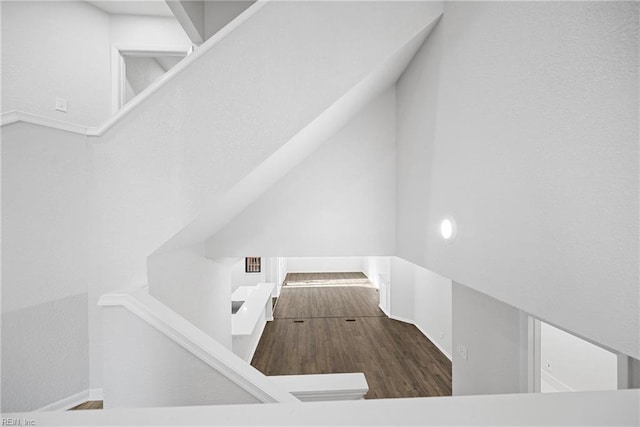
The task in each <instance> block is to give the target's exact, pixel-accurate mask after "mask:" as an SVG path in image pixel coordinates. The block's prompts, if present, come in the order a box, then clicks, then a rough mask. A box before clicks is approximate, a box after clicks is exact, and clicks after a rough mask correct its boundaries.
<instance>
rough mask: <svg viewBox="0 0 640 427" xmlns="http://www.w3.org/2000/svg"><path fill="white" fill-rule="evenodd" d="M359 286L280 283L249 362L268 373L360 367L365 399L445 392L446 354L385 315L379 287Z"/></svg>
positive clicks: (448, 392)
mask: <svg viewBox="0 0 640 427" xmlns="http://www.w3.org/2000/svg"><path fill="white" fill-rule="evenodd" d="M299 274H301V273H298V275H299ZM332 274H335V273H332ZM326 277H327V278H328V280H335V276H331V275H328V276H326ZM288 280H289V276H287V281H288ZM308 280H314V281H318V280H322V277H318V273H314V276H312V278H311V277H309V278H308ZM356 280H359V278H356ZM295 281H296V282H297V283H301V282H304V281H305V278H304V277H303V276H296V277H295ZM360 285H361V283H358V282H356V283H355V284H354V286H349V285H348V283H347V282H343V283H342V286H323V285H321V284H318V286H315V284H314V285H313V286H311V287H304V286H288V285H287V286H284V287H283V288H282V291H281V294H280V298H279V300H278V304H277V306H276V312H275V313H274V318H275V320H273V321H272V322H269V323H268V324H267V326H266V328H265V331H264V333H263V335H262V338H261V339H260V343H259V344H258V349H257V350H256V353H255V355H254V357H253V360H252V362H251V364H252V365H253V366H254V367H255V368H257V369H258V370H260V371H261V372H263V373H264V374H266V375H296V374H324V373H343V372H364V374H365V377H366V378H367V382H368V383H369V393H367V395H366V396H365V397H366V398H369V399H374V398H390V397H422V396H449V395H451V362H450V361H449V359H447V358H446V356H444V355H443V354H442V353H441V352H440V351H439V350H438V348H437V347H436V346H435V345H434V344H433V343H432V342H431V341H429V340H428V339H427V338H426V337H425V336H424V335H422V333H420V331H419V330H418V329H417V328H416V327H415V326H413V325H410V324H406V323H403V322H399V321H396V320H392V319H389V318H387V317H386V316H385V315H384V313H383V312H382V311H381V310H380V309H379V307H378V294H377V290H376V289H375V288H372V287H370V286H360Z"/></svg>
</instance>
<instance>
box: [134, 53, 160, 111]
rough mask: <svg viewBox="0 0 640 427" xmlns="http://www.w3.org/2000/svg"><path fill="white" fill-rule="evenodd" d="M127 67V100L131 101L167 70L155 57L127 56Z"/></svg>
mask: <svg viewBox="0 0 640 427" xmlns="http://www.w3.org/2000/svg"><path fill="white" fill-rule="evenodd" d="M124 63H125V67H126V80H127V88H126V97H125V102H129V101H131V99H133V97H134V96H136V95H137V94H139V93H140V92H142V91H143V90H145V89H146V88H147V87H148V86H149V85H150V84H151V83H153V82H155V81H156V80H158V79H159V78H160V77H161V76H162V75H163V74H164V73H165V70H164V68H162V65H160V63H159V62H158V61H156V60H155V58H152V57H139V56H128V55H127V56H125V57H124Z"/></svg>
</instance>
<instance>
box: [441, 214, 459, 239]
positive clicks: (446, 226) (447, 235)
mask: <svg viewBox="0 0 640 427" xmlns="http://www.w3.org/2000/svg"><path fill="white" fill-rule="evenodd" d="M456 232H457V227H456V222H455V221H454V220H453V218H451V217H449V218H445V219H443V220H442V222H441V223H440V235H441V236H442V238H443V239H444V240H446V241H448V242H453V241H454V239H455V238H456Z"/></svg>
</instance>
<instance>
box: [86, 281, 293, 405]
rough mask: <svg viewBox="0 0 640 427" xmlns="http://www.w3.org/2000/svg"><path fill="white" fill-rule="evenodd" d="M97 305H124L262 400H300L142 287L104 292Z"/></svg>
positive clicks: (281, 401) (279, 401) (273, 401)
mask: <svg viewBox="0 0 640 427" xmlns="http://www.w3.org/2000/svg"><path fill="white" fill-rule="evenodd" d="M98 305H100V306H102V307H108V306H121V307H124V308H126V309H127V310H129V311H130V312H131V313H133V314H135V315H136V316H138V317H139V318H141V319H142V320H144V321H145V322H147V323H148V324H149V325H150V326H152V327H154V328H155V329H157V330H158V331H160V332H161V333H162V334H164V335H166V336H167V337H169V338H170V339H171V340H173V341H174V342H176V343H177V344H179V345H180V346H181V347H183V348H184V349H185V350H187V351H188V352H189V353H191V354H193V355H194V356H196V357H197V358H199V359H200V360H202V361H203V362H204V363H206V364H207V365H209V366H211V367H212V368H214V369H215V370H217V371H218V372H220V373H221V374H222V375H224V376H225V377H226V378H228V379H229V380H230V381H232V382H233V383H235V384H237V385H238V386H239V387H241V388H242V389H243V390H245V391H246V392H248V393H250V394H251V395H252V396H254V397H255V398H256V399H258V400H259V401H261V402H265V403H285V402H289V403H291V402H299V400H298V399H297V398H295V397H294V396H293V395H292V394H290V393H288V392H287V391H286V390H284V389H283V388H282V387H280V386H278V385H277V384H275V383H274V382H272V381H270V380H269V379H268V378H267V377H266V376H264V375H263V374H262V373H260V372H259V371H258V370H256V369H255V368H253V367H252V366H250V365H248V364H246V363H245V362H244V361H243V360H242V359H240V358H239V357H237V356H236V355H235V354H233V353H232V352H231V351H230V350H228V349H227V348H226V347H224V346H223V345H222V344H220V343H219V342H217V341H216V340H214V339H213V338H211V337H210V336H209V335H207V334H205V333H204V332H202V331H201V330H200V329H198V328H196V327H195V326H193V325H192V324H191V323H189V322H188V321H187V320H185V319H184V318H182V317H181V316H180V315H178V314H177V313H176V312H174V311H172V310H171V309H169V308H168V307H166V306H165V305H163V304H162V303H161V302H160V301H158V300H156V299H155V298H153V297H152V296H151V295H149V294H148V292H147V291H145V290H144V289H141V290H138V291H134V292H131V293H111V294H106V295H103V296H102V297H101V298H100V300H99V301H98Z"/></svg>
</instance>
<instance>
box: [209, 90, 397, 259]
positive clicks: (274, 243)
mask: <svg viewBox="0 0 640 427" xmlns="http://www.w3.org/2000/svg"><path fill="white" fill-rule="evenodd" d="M394 106H395V104H394V90H393V88H391V89H389V90H387V91H386V92H385V93H384V94H382V95H381V96H379V97H378V98H377V99H375V100H374V101H372V102H371V103H370V104H369V105H368V106H366V107H365V108H364V109H363V110H362V111H361V112H360V113H359V114H358V115H357V116H356V117H355V118H354V119H353V120H352V121H351V122H349V123H348V124H347V125H346V126H345V127H344V128H343V129H342V130H340V131H339V132H338V133H337V134H335V135H334V136H333V137H331V138H329V139H328V140H327V141H326V142H324V143H323V145H322V146H321V147H320V148H319V149H318V150H316V151H315V152H314V153H313V154H312V155H311V156H309V157H308V158H307V159H306V160H304V161H303V162H302V163H300V164H299V165H298V166H296V167H295V168H294V169H293V170H292V171H291V172H290V173H288V174H287V175H285V176H284V178H282V179H281V180H280V181H278V182H277V183H276V184H275V185H274V186H273V187H271V188H270V189H269V190H267V191H266V192H265V193H264V194H263V195H262V196H260V197H259V198H258V199H257V200H256V201H255V202H253V203H252V204H251V205H250V206H249V207H248V208H246V209H245V210H244V211H243V212H242V213H240V214H239V215H238V216H237V217H236V218H235V219H234V220H232V221H231V222H230V223H229V224H227V225H226V226H225V227H224V228H223V229H222V230H221V231H220V232H218V233H217V234H215V235H214V236H212V237H211V238H210V239H209V240H208V241H207V254H208V256H209V257H212V258H213V257H217V256H225V255H228V256H238V255H242V254H246V253H266V254H270V255H281V256H287V255H297V256H303V257H318V256H333V257H335V256H359V255H361V254H363V253H365V254H370V255H388V254H390V253H392V252H393V248H394V246H395V239H394V235H395V226H394V218H395V209H394V200H395V179H394V177H395V169H394V168H395V154H394V150H395V148H394V145H395V144H394V129H395V127H394V121H395V115H394ZM305 262H306V261H304V260H302V261H297V260H296V259H294V258H288V260H287V271H289V272H294V271H313V270H316V269H320V270H321V271H322V270H324V271H330V270H333V271H344V269H346V268H348V269H349V270H352V269H353V270H355V271H362V260H361V258H356V259H353V260H349V261H348V262H346V261H341V262H340V263H338V261H337V260H334V261H332V262H334V263H335V265H331V264H330V263H327V262H325V261H322V260H321V262H320V261H317V260H315V261H312V264H309V263H308V262H307V263H306V264H304V263H305ZM309 262H311V261H309ZM300 263H302V264H300Z"/></svg>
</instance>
